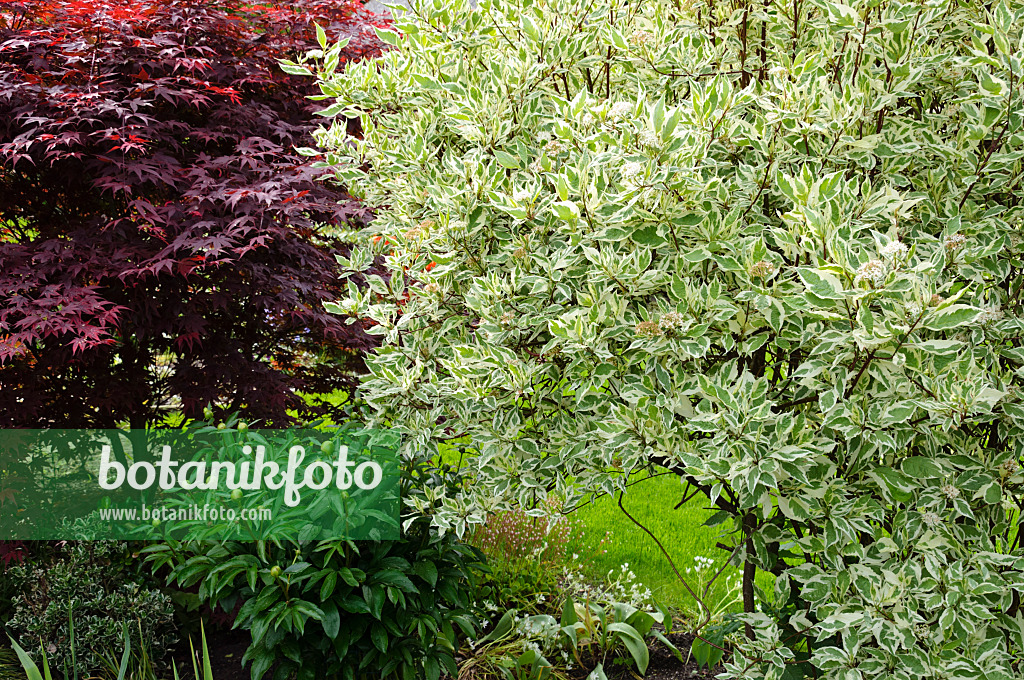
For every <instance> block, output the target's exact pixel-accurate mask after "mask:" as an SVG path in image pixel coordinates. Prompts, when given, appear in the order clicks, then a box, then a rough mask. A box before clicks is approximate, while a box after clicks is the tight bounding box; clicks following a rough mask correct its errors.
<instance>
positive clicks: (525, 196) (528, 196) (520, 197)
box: [512, 189, 533, 203]
mask: <svg viewBox="0 0 1024 680" xmlns="http://www.w3.org/2000/svg"><path fill="white" fill-rule="evenodd" d="M512 200H513V201H515V202H516V203H529V202H531V201H532V200H533V192H532V191H529V190H528V189H517V190H516V191H515V193H513V194H512Z"/></svg>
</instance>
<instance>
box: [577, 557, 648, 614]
mask: <svg viewBox="0 0 1024 680" xmlns="http://www.w3.org/2000/svg"><path fill="white" fill-rule="evenodd" d="M562 581H563V586H564V587H565V590H566V591H567V592H568V593H569V594H570V595H572V597H573V599H575V600H576V601H578V602H591V603H593V604H596V605H600V606H606V605H610V604H615V603H625V604H628V605H630V606H631V607H634V608H636V609H643V610H645V611H647V610H650V604H651V601H652V598H653V596H654V595H653V593H651V590H650V588H647V587H646V586H644V584H643V583H641V582H640V581H638V580H637V577H636V574H635V573H633V570H631V569H630V568H629V563H628V562H626V563H624V564H623V565H622V566H621V567H619V571H618V572H616V571H615V570H614V569H612V570H610V571H609V572H608V575H607V576H606V578H605V583H603V584H595V583H591V582H589V581H588V580H587V579H586V578H584V577H583V575H582V573H581V572H580V570H579V569H577V570H570V569H569V568H566V569H565V570H564V571H563V572H562Z"/></svg>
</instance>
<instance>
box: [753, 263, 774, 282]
mask: <svg viewBox="0 0 1024 680" xmlns="http://www.w3.org/2000/svg"><path fill="white" fill-rule="evenodd" d="M775 269H776V267H775V263H774V262H769V261H768V260H759V261H758V262H755V263H754V264H753V265H752V266H751V267H750V271H749V274H750V275H751V276H752V277H754V278H755V279H770V278H771V277H772V275H773V274H775Z"/></svg>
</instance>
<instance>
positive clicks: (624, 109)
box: [608, 102, 633, 120]
mask: <svg viewBox="0 0 1024 680" xmlns="http://www.w3.org/2000/svg"><path fill="white" fill-rule="evenodd" d="M632 114H633V105H632V104H631V103H629V102H615V103H614V104H612V107H611V109H609V110H608V118H609V119H611V120H622V119H623V118H627V117H629V116H631V115H632Z"/></svg>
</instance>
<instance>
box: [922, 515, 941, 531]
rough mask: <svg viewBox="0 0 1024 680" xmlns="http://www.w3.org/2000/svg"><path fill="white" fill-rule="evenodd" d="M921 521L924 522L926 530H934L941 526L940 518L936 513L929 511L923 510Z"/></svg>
mask: <svg viewBox="0 0 1024 680" xmlns="http://www.w3.org/2000/svg"><path fill="white" fill-rule="evenodd" d="M921 521H922V522H924V523H925V524H926V525H927V526H928V528H930V529H935V528H936V527H939V526H941V525H942V518H941V517H939V515H938V514H937V513H934V512H932V511H931V510H925V511H924V512H922V513H921Z"/></svg>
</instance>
